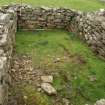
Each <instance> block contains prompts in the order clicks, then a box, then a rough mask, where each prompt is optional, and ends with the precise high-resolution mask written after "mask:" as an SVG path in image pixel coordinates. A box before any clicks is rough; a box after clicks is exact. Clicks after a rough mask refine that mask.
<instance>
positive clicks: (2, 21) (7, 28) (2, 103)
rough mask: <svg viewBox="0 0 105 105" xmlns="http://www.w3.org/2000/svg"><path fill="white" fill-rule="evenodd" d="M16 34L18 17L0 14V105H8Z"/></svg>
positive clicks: (10, 14)
mask: <svg viewBox="0 0 105 105" xmlns="http://www.w3.org/2000/svg"><path fill="white" fill-rule="evenodd" d="M11 16H12V17H11ZM15 32H16V16H15V15H14V17H13V15H12V13H10V12H9V11H8V13H6V14H5V13H0V105H6V103H7V100H8V86H9V83H10V76H9V69H10V62H11V55H12V50H13V44H14V41H15V39H14V38H15V37H14V36H15Z"/></svg>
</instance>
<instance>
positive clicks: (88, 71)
mask: <svg viewBox="0 0 105 105" xmlns="http://www.w3.org/2000/svg"><path fill="white" fill-rule="evenodd" d="M16 52H17V53H18V54H31V55H32V58H33V59H32V60H33V64H34V65H33V66H35V67H38V68H39V67H40V69H45V70H48V71H56V72H58V75H55V77H54V78H55V79H54V86H55V88H56V89H57V90H58V91H59V94H60V95H61V97H66V98H69V99H70V102H72V104H73V105H84V104H86V103H89V104H93V103H94V102H95V101H96V100H98V99H100V98H104V97H105V78H104V75H103V74H104V73H105V62H104V61H103V60H101V59H99V58H98V57H96V56H95V55H94V54H93V53H92V52H91V50H90V49H89V48H88V47H87V45H85V44H84V42H82V41H80V40H79V39H78V38H77V35H75V34H73V33H68V32H65V31H61V30H53V31H35V32H34V31H33V32H18V33H17V35H16ZM56 58H59V59H60V60H59V61H58V62H56V63H55V61H56ZM94 77H95V80H94V81H92V80H91V78H94Z"/></svg>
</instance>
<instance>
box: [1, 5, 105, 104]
mask: <svg viewBox="0 0 105 105" xmlns="http://www.w3.org/2000/svg"><path fill="white" fill-rule="evenodd" d="M17 28H18V29H24V30H36V29H46V30H47V29H55V28H56V29H65V30H67V31H69V32H75V33H76V34H77V35H78V37H79V38H81V39H82V40H83V41H84V42H86V43H87V44H88V45H89V47H90V48H91V49H92V51H93V52H94V53H95V54H96V55H98V56H99V57H101V58H102V59H104V60H105V10H104V9H101V10H100V11H97V12H93V13H92V12H91V13H82V12H78V11H74V10H70V9H65V8H46V7H38V8H32V7H31V6H28V5H23V6H20V5H10V6H3V7H2V8H1V9H0V105H6V104H7V100H8V86H9V84H10V76H9V69H10V67H11V58H12V51H13V46H14V43H15V32H16V29H17Z"/></svg>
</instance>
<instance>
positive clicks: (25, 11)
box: [17, 5, 76, 30]
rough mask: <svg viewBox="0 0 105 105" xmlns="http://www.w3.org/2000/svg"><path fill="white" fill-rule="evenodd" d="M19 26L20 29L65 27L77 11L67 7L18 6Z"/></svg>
mask: <svg viewBox="0 0 105 105" xmlns="http://www.w3.org/2000/svg"><path fill="white" fill-rule="evenodd" d="M17 13H18V27H19V28H20V29H31V30H33V29H52V28H65V27H66V26H67V24H68V23H69V22H70V21H71V20H72V18H73V17H74V16H75V15H76V13H75V12H74V11H72V10H70V9H65V8H58V9H57V8H46V7H39V8H32V7H30V6H27V5H26V6H22V7H21V6H20V8H18V11H17Z"/></svg>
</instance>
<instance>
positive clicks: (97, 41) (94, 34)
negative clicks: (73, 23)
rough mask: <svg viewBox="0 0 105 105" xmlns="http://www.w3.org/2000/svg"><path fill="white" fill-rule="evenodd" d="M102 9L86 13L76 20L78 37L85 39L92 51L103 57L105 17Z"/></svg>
mask: <svg viewBox="0 0 105 105" xmlns="http://www.w3.org/2000/svg"><path fill="white" fill-rule="evenodd" d="M104 13H105V12H104V11H103V13H102V12H100V11H99V12H95V13H87V14H85V15H83V16H81V17H80V18H79V19H78V18H77V21H78V24H77V26H78V29H77V30H78V31H77V33H79V35H80V38H81V39H83V40H85V41H86V43H87V44H88V45H89V47H90V48H91V49H92V51H93V52H94V53H95V54H96V55H98V56H99V57H101V58H102V59H105V17H104Z"/></svg>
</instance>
